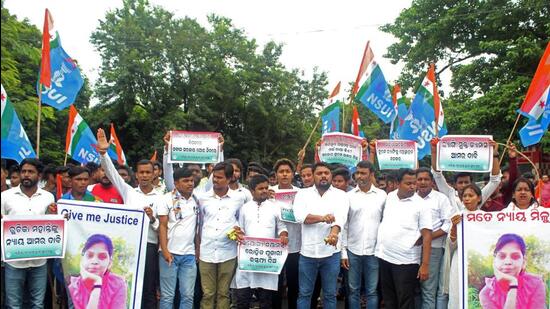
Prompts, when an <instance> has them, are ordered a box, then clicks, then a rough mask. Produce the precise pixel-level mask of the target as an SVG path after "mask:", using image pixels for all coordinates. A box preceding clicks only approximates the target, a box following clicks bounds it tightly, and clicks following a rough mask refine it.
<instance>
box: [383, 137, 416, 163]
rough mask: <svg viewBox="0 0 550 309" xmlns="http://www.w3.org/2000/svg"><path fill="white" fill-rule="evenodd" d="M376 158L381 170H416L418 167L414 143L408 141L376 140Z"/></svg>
mask: <svg viewBox="0 0 550 309" xmlns="http://www.w3.org/2000/svg"><path fill="white" fill-rule="evenodd" d="M376 158H377V160H378V166H379V167H380V169H381V170H397V169H400V168H410V169H416V168H417V167H418V154H417V150H416V142H415V141H408V140H377V141H376Z"/></svg>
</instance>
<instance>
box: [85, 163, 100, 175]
mask: <svg viewBox="0 0 550 309" xmlns="http://www.w3.org/2000/svg"><path fill="white" fill-rule="evenodd" d="M86 168H87V169H88V170H89V171H90V174H93V173H95V172H96V171H97V170H98V169H99V168H100V166H99V164H97V163H94V162H88V163H86Z"/></svg>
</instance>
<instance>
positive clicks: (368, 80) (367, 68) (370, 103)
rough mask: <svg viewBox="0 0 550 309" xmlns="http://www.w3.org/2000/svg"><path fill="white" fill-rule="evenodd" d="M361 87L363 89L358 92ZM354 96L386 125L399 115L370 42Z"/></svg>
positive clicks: (354, 87) (355, 86)
mask: <svg viewBox="0 0 550 309" xmlns="http://www.w3.org/2000/svg"><path fill="white" fill-rule="evenodd" d="M359 86H360V87H361V88H359V90H357V88H358V87H359ZM352 95H353V98H354V99H355V101H357V102H361V103H363V105H365V107H367V108H368V109H370V110H371V111H372V112H373V113H375V114H376V116H378V118H380V120H382V121H384V123H390V122H391V121H392V120H393V118H394V117H395V115H396V113H397V111H396V110H395V109H394V107H393V103H392V99H391V93H390V89H389V87H388V83H387V82H386V78H385V77H384V74H383V73H382V69H381V68H380V66H379V65H378V63H377V62H376V61H375V60H374V54H373V52H372V50H371V48H370V46H369V43H368V42H367V46H366V47H365V52H364V53H363V59H362V60H361V66H360V67H359V72H358V74H357V78H356V80H355V84H354V85H353V89H352Z"/></svg>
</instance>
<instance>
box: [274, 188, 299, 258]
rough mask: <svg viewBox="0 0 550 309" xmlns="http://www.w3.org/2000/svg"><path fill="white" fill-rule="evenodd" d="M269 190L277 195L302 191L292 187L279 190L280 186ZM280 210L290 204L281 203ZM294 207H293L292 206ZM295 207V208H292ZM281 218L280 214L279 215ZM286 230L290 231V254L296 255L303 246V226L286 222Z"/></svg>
mask: <svg viewBox="0 0 550 309" xmlns="http://www.w3.org/2000/svg"><path fill="white" fill-rule="evenodd" d="M269 190H273V191H275V193H278V192H292V191H296V192H298V191H300V190H302V189H300V188H298V187H295V186H292V189H279V186H278V185H277V186H270V187H269ZM278 204H279V207H280V209H282V208H288V206H289V205H288V204H285V203H282V202H279V203H278ZM291 206H292V205H291ZM292 207H294V206H292ZM279 217H280V213H279ZM285 224H286V228H287V230H288V253H296V252H300V247H301V246H302V224H300V223H292V222H285Z"/></svg>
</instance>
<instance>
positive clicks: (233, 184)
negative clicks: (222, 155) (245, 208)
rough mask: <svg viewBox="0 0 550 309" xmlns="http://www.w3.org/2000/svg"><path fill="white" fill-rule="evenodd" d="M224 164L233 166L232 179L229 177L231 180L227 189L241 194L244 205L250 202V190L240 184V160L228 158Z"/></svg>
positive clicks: (241, 167) (241, 166) (241, 168)
mask: <svg viewBox="0 0 550 309" xmlns="http://www.w3.org/2000/svg"><path fill="white" fill-rule="evenodd" d="M225 163H229V164H231V166H233V177H231V180H230V181H229V189H231V190H233V191H235V192H239V193H240V194H243V195H244V198H245V203H248V202H250V201H252V193H250V190H248V189H247V188H246V187H245V186H243V184H242V183H240V180H241V171H242V170H243V163H242V162H241V160H239V159H237V158H229V159H227V160H225Z"/></svg>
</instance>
